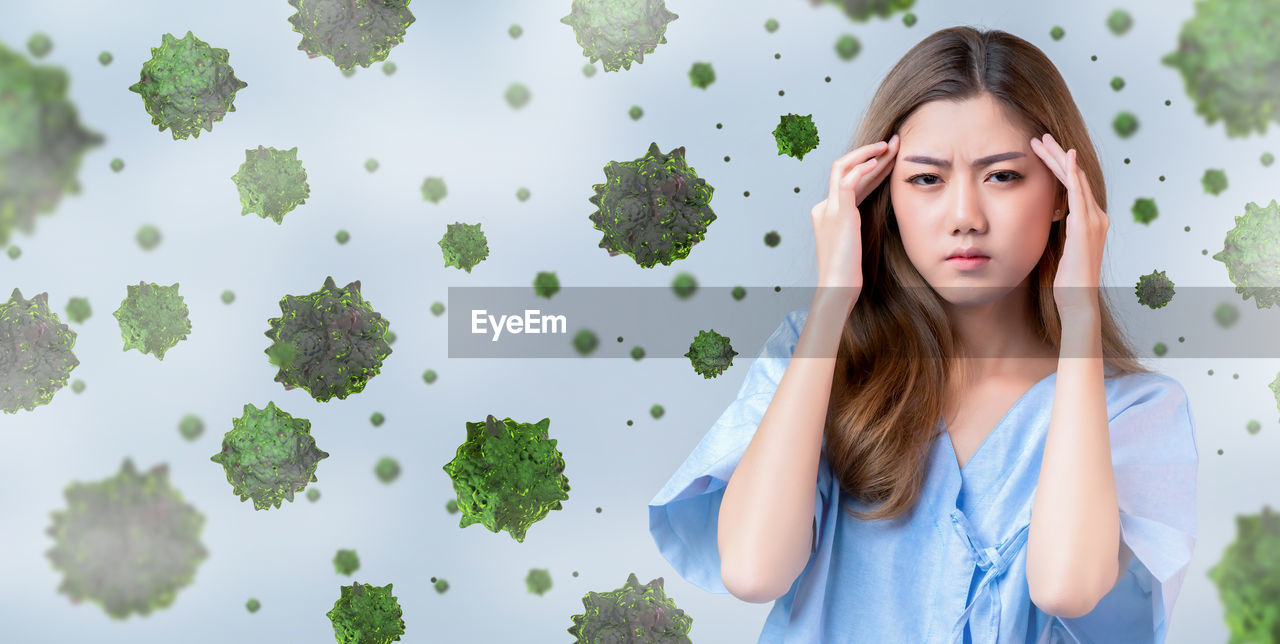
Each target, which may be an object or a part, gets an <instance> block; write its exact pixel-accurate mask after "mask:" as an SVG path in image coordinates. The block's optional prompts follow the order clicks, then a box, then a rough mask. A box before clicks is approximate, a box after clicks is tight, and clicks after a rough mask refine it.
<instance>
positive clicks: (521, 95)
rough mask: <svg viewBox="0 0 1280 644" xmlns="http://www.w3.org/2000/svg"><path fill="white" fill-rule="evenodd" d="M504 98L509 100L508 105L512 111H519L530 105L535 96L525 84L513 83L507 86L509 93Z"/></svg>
mask: <svg viewBox="0 0 1280 644" xmlns="http://www.w3.org/2000/svg"><path fill="white" fill-rule="evenodd" d="M502 96H503V98H505V99H507V105H510V106H511V109H513V110H518V109H520V108H522V107H524V106H525V105H528V104H529V99H530V98H532V97H533V94H532V93H530V92H529V88H528V87H527V86H526V85H524V84H523V83H512V84H510V85H508V86H507V91H506V92H505V93H504V94H503V95H502Z"/></svg>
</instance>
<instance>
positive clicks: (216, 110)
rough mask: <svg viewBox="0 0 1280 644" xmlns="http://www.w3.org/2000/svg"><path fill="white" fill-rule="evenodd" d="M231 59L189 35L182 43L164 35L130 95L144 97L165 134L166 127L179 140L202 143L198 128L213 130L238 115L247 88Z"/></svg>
mask: <svg viewBox="0 0 1280 644" xmlns="http://www.w3.org/2000/svg"><path fill="white" fill-rule="evenodd" d="M229 58H230V54H228V53H227V50H225V49H218V48H216V47H210V46H209V43H207V42H205V41H203V40H200V39H199V38H196V37H195V35H193V34H192V33H191V32H190V31H188V32H187V35H186V36H184V37H183V38H182V40H178V39H177V38H174V37H173V34H165V35H164V36H162V37H161V39H160V46H159V47H152V48H151V59H150V60H148V61H146V62H145V63H142V73H141V78H140V79H139V80H138V82H136V83H134V84H133V85H130V86H129V91H131V92H137V93H138V94H139V95H141V96H142V102H143V104H144V105H146V107H147V114H150V115H151V123H152V124H154V125H158V126H160V131H161V132H163V131H165V128H168V129H169V131H170V133H171V134H173V139H174V140H175V141H176V140H178V139H185V138H187V137H190V136H194V137H195V138H197V139H198V138H200V128H204V129H205V130H206V131H209V132H212V131H213V123H214V121H221V120H222V117H224V116H226V115H227V112H234V111H236V106H235V105H234V104H233V101H235V98H236V92H237V91H239V90H241V89H244V88H245V87H248V86H249V84H248V83H246V82H244V81H242V80H240V79H238V78H236V76H235V72H234V71H233V70H232V69H231V65H228V64H227V60H228V59H229Z"/></svg>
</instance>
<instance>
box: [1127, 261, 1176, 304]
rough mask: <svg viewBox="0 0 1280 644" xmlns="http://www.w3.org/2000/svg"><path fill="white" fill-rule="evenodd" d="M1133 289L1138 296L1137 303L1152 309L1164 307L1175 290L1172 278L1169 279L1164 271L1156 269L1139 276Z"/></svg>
mask: <svg viewBox="0 0 1280 644" xmlns="http://www.w3.org/2000/svg"><path fill="white" fill-rule="evenodd" d="M1133 290H1134V293H1135V294H1137V296H1138V303H1139V304H1142V305H1143V306H1146V307H1148V308H1153V309H1161V308H1164V307H1165V305H1166V304H1168V303H1169V301H1170V300H1172V299H1173V294H1174V292H1175V291H1174V290H1173V280H1171V279H1169V277H1168V276H1167V275H1165V272H1164V271H1157V270H1152V271H1151V272H1150V273H1148V274H1146V275H1143V276H1141V277H1139V278H1138V284H1137V286H1135V287H1134V289H1133Z"/></svg>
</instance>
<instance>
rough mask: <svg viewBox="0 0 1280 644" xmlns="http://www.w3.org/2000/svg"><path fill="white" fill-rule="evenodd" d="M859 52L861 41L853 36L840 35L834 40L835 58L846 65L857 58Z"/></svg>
mask: <svg viewBox="0 0 1280 644" xmlns="http://www.w3.org/2000/svg"><path fill="white" fill-rule="evenodd" d="M861 51H862V41H861V40H858V38H857V36H854V35H853V34H841V35H840V37H839V38H837V39H836V56H839V57H840V60H843V61H844V62H846V63H847V62H849V61H851V60H853V59H854V58H857V57H858V54H859V53H860V52H861Z"/></svg>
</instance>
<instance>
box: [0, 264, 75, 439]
mask: <svg viewBox="0 0 1280 644" xmlns="http://www.w3.org/2000/svg"><path fill="white" fill-rule="evenodd" d="M75 345H76V332H75V331H72V330H71V328H70V327H68V326H67V325H66V324H64V323H63V322H62V320H60V319H59V318H58V314H57V313H55V312H53V310H52V309H50V308H49V294H48V293H40V294H38V295H36V296H35V297H32V298H31V299H29V300H28V299H23V297H22V291H20V290H18V289H16V288H15V289H13V293H12V294H11V295H9V300H8V301H7V302H0V409H2V410H4V413H6V414H16V413H18V410H19V409H25V410H27V411H32V410H34V409H35V408H36V406H38V405H47V404H49V401H50V400H53V394H55V393H57V391H58V390H59V389H61V388H63V387H64V386H65V385H66V384H67V379H68V378H70V376H71V370H72V369H75V368H76V367H77V366H78V365H79V364H80V360H79V359H77V358H76V354H74V353H72V351H71V349H72V347H74V346H75Z"/></svg>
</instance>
